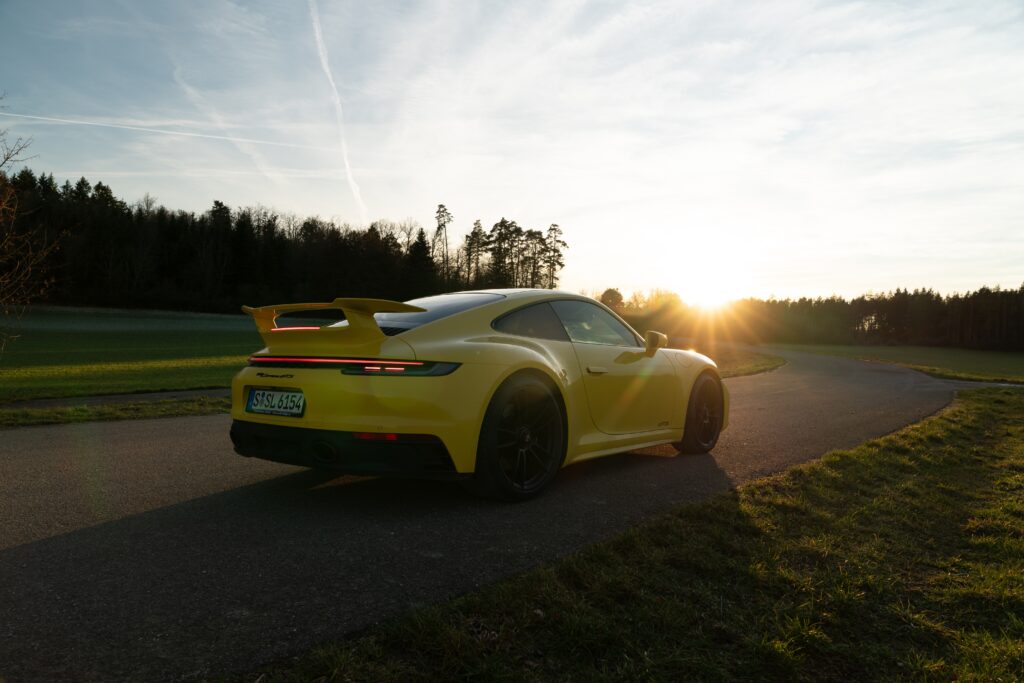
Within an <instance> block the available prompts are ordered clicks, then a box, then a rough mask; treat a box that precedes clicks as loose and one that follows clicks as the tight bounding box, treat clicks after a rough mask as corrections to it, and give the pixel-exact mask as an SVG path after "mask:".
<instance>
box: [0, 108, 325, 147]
mask: <svg viewBox="0 0 1024 683" xmlns="http://www.w3.org/2000/svg"><path fill="white" fill-rule="evenodd" d="M0 116H9V117H12V118H16V119H32V120H35V121H49V122H51V123H63V124H66V125H74V126H99V127H100V128H119V129H122V130H136V131H140V132H142V133H159V134H161V135H179V136H182V137H187V138H206V139H209V140H225V141H227V142H247V143H250V144H253V145H271V146H273V147H291V148H294V149H323V147H321V146H319V145H298V144H295V143H292V142H275V141H273V140H255V139H253V138H237V137H232V136H229V135H212V134H209V133H189V132H186V131H182V130H167V129H166V128H147V127H145V126H129V125H126V124H123V123H103V122H101V121H86V120H84V119H63V118H57V117H55V116H33V115H31V114H13V113H11V112H6V111H0Z"/></svg>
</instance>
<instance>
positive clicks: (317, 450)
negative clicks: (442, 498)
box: [231, 420, 464, 479]
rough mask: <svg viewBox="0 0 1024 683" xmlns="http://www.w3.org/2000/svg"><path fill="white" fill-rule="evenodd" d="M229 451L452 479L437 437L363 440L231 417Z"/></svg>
mask: <svg viewBox="0 0 1024 683" xmlns="http://www.w3.org/2000/svg"><path fill="white" fill-rule="evenodd" d="M231 442H232V443H233V444H234V446H235V452H236V453H238V454H239V455H244V456H246V457H251V458H261V459H263V460H273V461H274V462H281V463H285V464H288V465H300V466H303V467H318V468H323V469H331V470H335V471H337V472H339V473H344V474H362V475H376V476H397V477H416V478H423V479H458V478H459V477H460V476H464V475H459V474H457V473H456V471H455V465H454V464H453V463H452V459H451V457H450V456H449V454H448V450H447V449H446V448H445V446H444V443H442V442H441V440H440V439H438V440H436V441H435V440H423V439H409V438H402V437H401V436H400V437H399V440H397V441H363V440H361V439H357V438H355V437H354V436H353V433H352V432H342V431H335V430H329V429H308V428H305V427H282V426H280V425H270V424H260V423H257V422H246V421H244V420H234V421H232V423H231Z"/></svg>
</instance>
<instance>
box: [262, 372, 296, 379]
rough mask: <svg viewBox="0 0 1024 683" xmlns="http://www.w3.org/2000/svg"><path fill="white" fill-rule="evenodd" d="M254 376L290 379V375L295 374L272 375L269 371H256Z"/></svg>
mask: <svg viewBox="0 0 1024 683" xmlns="http://www.w3.org/2000/svg"><path fill="white" fill-rule="evenodd" d="M256 376H257V377H273V378H275V379H291V378H292V377H295V375H272V374H270V373H269V372H257V373H256Z"/></svg>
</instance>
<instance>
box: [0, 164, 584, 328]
mask: <svg viewBox="0 0 1024 683" xmlns="http://www.w3.org/2000/svg"><path fill="white" fill-rule="evenodd" d="M0 182H3V183H5V184H7V185H8V186H10V187H13V188H14V190H15V191H16V192H17V194H18V207H19V209H18V213H17V217H16V222H17V229H18V230H19V231H21V232H23V233H24V232H27V233H32V232H35V233H39V234H41V235H43V234H45V235H47V236H48V237H49V238H51V239H52V236H53V235H58V236H59V237H58V238H57V241H58V248H57V249H56V250H55V251H54V252H53V254H52V255H51V256H50V258H49V262H48V263H47V264H46V266H47V267H46V272H47V274H48V276H49V277H51V278H52V280H53V286H52V287H51V288H50V289H49V291H48V293H47V295H46V299H45V302H47V303H54V304H69V305H80V306H115V307H127V308H158V309H173V310H192V311H209V312H236V311H238V308H239V305H240V304H242V303H246V304H255V305H264V304H274V303H283V302H289V301H324V300H331V299H334V298H335V297H338V296H369V297H381V298H387V299H399V300H407V299H412V298H415V297H419V296H426V295H429V294H435V293H438V292H444V291H452V290H458V289H473V288H481V287H546V288H553V287H554V286H556V285H557V283H558V275H559V272H560V271H561V269H562V267H563V265H564V258H563V250H564V249H566V248H567V245H566V243H565V242H564V241H563V240H562V231H561V229H560V228H559V227H558V226H557V225H554V224H552V225H551V226H550V227H548V228H547V229H546V230H545V231H541V230H533V229H526V228H523V227H521V226H519V225H518V224H517V223H516V222H515V221H513V220H508V219H505V218H502V219H501V220H500V221H498V222H497V223H495V224H494V226H493V227H492V228H491V229H490V230H485V229H484V227H483V225H482V224H481V222H480V221H479V220H478V221H476V222H474V224H473V228H472V230H471V231H469V232H468V234H467V235H466V236H465V238H464V240H463V243H462V244H461V245H458V244H456V243H452V244H449V234H448V226H449V224H450V223H451V222H452V220H453V219H452V215H451V214H450V213H449V212H448V210H447V209H446V208H445V207H444V206H443V205H439V206H438V211H437V220H438V225H437V228H436V229H434V230H432V231H431V232H432V234H431V235H430V236H428V233H427V231H426V230H424V229H423V228H421V227H420V226H419V225H418V224H417V223H415V222H414V221H405V222H400V223H396V222H392V221H386V220H381V221H375V222H374V223H372V224H370V225H369V226H368V227H353V226H351V225H348V224H340V225H339V224H337V223H335V222H332V221H327V220H323V219H320V218H317V217H311V218H300V217H298V216H295V215H293V214H283V213H280V212H276V211H274V210H272V209H268V208H266V207H262V206H257V207H248V208H239V209H234V210H232V209H231V208H229V207H228V206H226V205H225V204H223V203H221V202H219V201H214V202H213V206H212V207H211V208H210V209H209V210H208V211H206V212H204V213H200V214H197V213H194V212H187V211H175V210H171V209H168V208H166V207H163V206H160V205H158V204H157V203H156V201H155V199H153V198H152V197H150V196H149V195H146V197H144V198H143V199H142V200H140V201H138V202H136V203H135V204H133V205H129V204H127V203H126V202H125V201H123V200H121V199H119V198H118V197H116V196H115V195H114V193H113V192H112V190H111V189H110V187H109V186H107V185H105V184H103V183H102V182H97V183H96V184H95V185H92V184H91V183H90V182H89V181H88V180H86V179H85V178H81V179H80V180H79V181H78V182H77V183H74V184H71V183H70V182H65V183H64V184H63V185H62V186H58V185H57V184H56V182H55V181H54V178H53V175H52V174H50V175H47V174H42V175H39V176H37V175H36V174H35V173H34V172H33V171H31V170H30V169H27V168H26V169H22V170H21V171H19V172H18V173H16V174H14V175H13V176H10V177H8V176H4V175H3V174H0Z"/></svg>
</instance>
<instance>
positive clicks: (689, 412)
mask: <svg viewBox="0 0 1024 683" xmlns="http://www.w3.org/2000/svg"><path fill="white" fill-rule="evenodd" d="M723 409H724V406H723V405H722V385H721V383H720V381H719V379H718V378H717V377H715V376H714V375H712V374H710V373H707V372H705V373H703V374H701V375H700V376H699V377H697V380H696V381H695V382H694V383H693V390H692V391H691V392H690V404H689V405H688V406H687V408H686V424H685V425H684V427H683V440H682V441H678V442H676V443H674V444H672V445H673V446H675V447H676V450H678V451H680V452H682V453H693V454H698V453H707V452H709V451H710V450H711V449H712V448H714V447H715V444H716V443H718V435H719V434H721V432H722V413H723Z"/></svg>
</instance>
